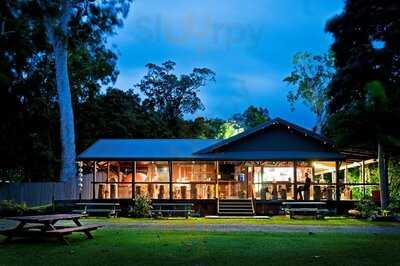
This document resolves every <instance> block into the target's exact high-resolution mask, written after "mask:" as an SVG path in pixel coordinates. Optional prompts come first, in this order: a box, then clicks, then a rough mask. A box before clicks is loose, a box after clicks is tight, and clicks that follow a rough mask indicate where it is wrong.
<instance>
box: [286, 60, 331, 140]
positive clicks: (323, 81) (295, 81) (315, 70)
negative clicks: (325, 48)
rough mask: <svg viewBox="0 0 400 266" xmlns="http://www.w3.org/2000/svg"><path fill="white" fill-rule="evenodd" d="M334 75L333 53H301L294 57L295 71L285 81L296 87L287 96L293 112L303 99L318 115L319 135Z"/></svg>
mask: <svg viewBox="0 0 400 266" xmlns="http://www.w3.org/2000/svg"><path fill="white" fill-rule="evenodd" d="M334 73H335V67H334V56H333V53H332V52H328V53H327V54H323V55H313V54H311V53H308V52H299V53H296V54H295V55H294V56H293V71H292V72H291V74H290V76H287V77H286V78H284V80H283V81H285V82H286V83H287V84H289V85H291V86H293V87H294V88H293V89H292V90H291V91H289V93H288V95H287V98H288V101H289V103H290V104H291V108H292V111H293V110H294V106H295V103H296V102H297V101H299V100H300V99H302V100H303V103H304V104H306V105H308V106H309V107H310V109H311V111H312V112H313V113H314V114H315V115H316V118H317V121H316V124H315V127H314V131H316V132H317V133H321V129H322V126H323V123H324V120H325V114H326V105H327V102H328V97H327V90H328V85H329V83H330V81H331V79H332V77H333V75H334Z"/></svg>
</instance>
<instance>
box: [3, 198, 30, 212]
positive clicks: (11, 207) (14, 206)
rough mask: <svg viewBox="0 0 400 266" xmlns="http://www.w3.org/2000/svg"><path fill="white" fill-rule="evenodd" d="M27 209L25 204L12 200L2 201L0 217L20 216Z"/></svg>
mask: <svg viewBox="0 0 400 266" xmlns="http://www.w3.org/2000/svg"><path fill="white" fill-rule="evenodd" d="M28 209H29V208H28V206H27V205H26V204H25V203H17V202H15V201H12V200H2V201H1V202H0V216H9V215H22V214H24V213H25V212H26V211H28Z"/></svg>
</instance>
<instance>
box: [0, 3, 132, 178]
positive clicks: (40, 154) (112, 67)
mask: <svg viewBox="0 0 400 266" xmlns="http://www.w3.org/2000/svg"><path fill="white" fill-rule="evenodd" d="M81 2H82V3H87V5H86V9H90V11H86V9H84V8H82V9H80V10H81V11H82V12H81V15H79V14H75V11H77V9H76V8H75V9H74V14H75V15H74V16H72V18H71V21H70V23H69V24H68V36H67V41H68V46H67V48H68V71H69V73H68V74H69V80H70V89H71V94H72V95H71V97H72V103H73V108H74V109H76V108H78V105H79V104H80V103H82V102H86V101H94V99H95V98H96V97H97V95H98V94H99V92H100V88H101V87H102V86H107V85H108V84H109V83H112V82H114V81H115V80H116V77H117V75H118V71H117V69H116V60H117V56H116V55H115V54H114V53H113V52H112V51H111V50H110V49H109V48H107V46H106V44H105V42H106V36H107V34H114V32H113V29H114V28H115V27H117V26H121V25H122V15H121V12H119V11H116V9H115V8H122V7H121V6H118V5H117V6H113V5H110V6H108V7H107V6H106V5H103V6H101V9H99V7H98V6H97V4H101V3H100V2H96V3H95V4H96V5H94V6H93V5H91V4H90V3H89V2H87V1H85V2H83V1H80V2H78V1H73V3H74V7H76V6H78V5H79V3H81ZM125 2H127V3H129V1H125ZM41 3H43V2H41ZM110 3H111V2H108V1H107V4H110ZM115 3H116V2H115ZM118 3H121V5H122V4H123V1H118ZM96 6H97V7H96ZM97 9H98V10H97ZM111 11H115V12H116V13H115V12H111ZM118 12H119V13H118ZM43 14H45V12H43V11H42V9H41V8H40V6H39V5H38V1H23V0H21V1H18V0H17V1H2V2H1V4H0V25H1V33H0V42H1V44H2V45H1V46H0V85H1V86H0V90H1V91H0V93H1V95H2V96H1V97H0V106H1V110H3V109H4V111H2V112H1V114H0V115H1V125H0V126H1V128H4V130H3V131H2V132H4V134H3V135H2V138H0V147H1V150H2V151H4V152H2V153H1V155H0V156H1V160H0V167H1V168H3V169H14V168H16V169H23V171H22V172H23V174H24V176H25V177H26V179H28V180H59V177H60V176H59V174H57V172H58V170H59V168H60V167H59V165H60V159H59V157H60V154H61V152H60V150H61V148H60V143H59V136H60V132H59V131H60V129H61V127H60V126H59V124H60V123H59V122H58V121H59V116H60V113H59V110H58V108H57V106H58V100H57V91H56V85H55V80H56V79H55V64H54V56H53V53H52V51H53V49H52V47H51V46H50V45H49V43H48V40H47V39H48V38H47V36H46V32H45V30H44V25H43V21H44V20H43ZM84 16H87V18H85V17H84ZM83 21H85V22H83ZM93 25H94V26H93ZM99 25H100V26H99ZM3 96H4V97H3ZM78 133H79V132H78ZM77 138H79V135H78V136H77ZM78 142H79V141H78ZM78 148H79V146H78ZM74 164H75V163H74Z"/></svg>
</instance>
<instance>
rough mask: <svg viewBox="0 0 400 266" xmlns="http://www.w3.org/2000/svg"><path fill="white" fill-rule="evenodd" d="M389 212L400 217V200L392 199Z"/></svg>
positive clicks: (388, 208)
mask: <svg viewBox="0 0 400 266" xmlns="http://www.w3.org/2000/svg"><path fill="white" fill-rule="evenodd" d="M387 210H388V211H390V212H391V213H392V214H397V215H400V198H397V197H396V198H393V197H392V198H391V200H390V203H389V205H388V207H387Z"/></svg>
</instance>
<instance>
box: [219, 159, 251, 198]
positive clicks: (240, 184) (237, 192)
mask: <svg viewBox="0 0 400 266" xmlns="http://www.w3.org/2000/svg"><path fill="white" fill-rule="evenodd" d="M219 170H220V177H221V178H220V179H218V180H217V186H218V197H219V198H220V199H247V198H248V197H249V194H248V191H247V190H248V189H247V182H248V178H247V172H246V169H244V168H242V166H241V165H234V164H222V165H220V167H219Z"/></svg>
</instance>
